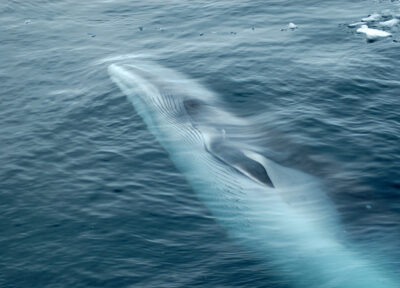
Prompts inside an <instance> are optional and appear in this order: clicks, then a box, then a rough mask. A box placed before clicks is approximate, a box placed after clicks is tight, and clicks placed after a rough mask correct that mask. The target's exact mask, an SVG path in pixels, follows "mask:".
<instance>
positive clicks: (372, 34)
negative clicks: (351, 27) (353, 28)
mask: <svg viewBox="0 0 400 288" xmlns="http://www.w3.org/2000/svg"><path fill="white" fill-rule="evenodd" d="M357 33H364V34H365V36H366V37H367V39H368V40H378V39H380V38H385V37H390V36H392V34H390V33H389V32H386V31H383V30H378V29H372V28H368V26H367V25H362V26H361V27H360V28H358V29H357Z"/></svg>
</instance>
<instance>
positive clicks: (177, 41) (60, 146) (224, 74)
mask: <svg viewBox="0 0 400 288" xmlns="http://www.w3.org/2000/svg"><path fill="white" fill-rule="evenodd" d="M321 2H323V3H321ZM399 9H400V4H399V2H398V1H351V3H350V2H349V1H298V2H297V3H295V2H294V1H235V2H234V3H233V2H232V1H218V2H216V1H191V2H185V1H163V2H161V1H146V2H144V1H141V2H139V1H126V0H124V1H123V0H117V1H99V0H96V1H90V3H82V2H81V1H59V2H58V3H54V2H52V1H39V0H37V1H5V2H4V3H2V4H1V5H0V13H1V18H0V24H1V27H2V28H1V30H0V42H1V50H0V51H1V52H0V53H1V54H0V55H1V56H2V61H1V63H0V80H1V81H0V83H1V84H0V85H1V92H2V93H1V95H0V97H1V98H0V143H1V145H0V149H1V151H0V164H1V167H2V168H1V169H0V197H1V198H0V199H1V201H0V219H1V221H0V255H1V259H2V261H1V262H0V265H1V266H0V271H1V273H0V286H1V287H193V286H194V287H279V288H282V287H288V286H289V284H288V283H287V282H286V280H285V277H282V274H284V273H283V272H282V271H279V270H276V269H274V268H273V267H270V265H268V263H264V262H262V261H260V260H259V258H258V257H257V255H254V254H253V253H252V252H251V251H248V250H247V249H246V248H244V247H241V246H240V245H239V244H238V243H236V242H235V241H234V240H232V239H231V238H230V237H228V234H227V231H226V230H225V229H224V228H223V227H221V226H220V225H219V224H217V222H216V219H215V217H214V216H213V215H212V214H211V213H210V211H209V210H208V209H207V208H206V207H205V206H204V204H203V203H202V202H201V201H200V200H199V199H198V198H197V196H196V194H195V193H194V191H193V189H192V187H191V186H190V185H189V184H188V183H187V181H186V179H185V177H184V175H182V174H181V173H180V172H179V171H178V170H177V169H176V168H175V166H174V164H173V163H172V161H171V160H170V159H169V155H168V153H167V152H166V151H165V150H164V149H163V148H162V147H161V145H160V144H159V143H158V141H157V140H156V139H155V138H154V136H153V135H152V134H151V133H150V132H149V131H148V129H147V127H146V125H145V124H144V122H143V120H142V119H141V118H140V117H139V115H138V114H137V113H136V111H135V110H134V108H133V107H132V105H131V104H130V103H129V102H128V100H127V99H126V96H125V95H124V94H123V93H122V92H121V91H120V90H119V89H118V87H117V86H116V85H115V84H114V83H112V81H111V80H110V79H109V76H108V73H107V67H108V65H109V64H111V63H113V62H124V63H129V62H131V61H132V59H131V58H130V57H131V56H132V55H145V56H146V57H147V58H151V59H152V60H153V61H154V62H157V63H159V64H160V65H163V66H166V67H169V68H170V69H173V70H176V71H179V72H181V73H183V74H185V75H188V77H191V78H193V79H196V81H198V82H200V83H201V84H202V85H203V86H205V87H206V88H207V89H209V90H211V91H214V92H215V93H216V94H217V95H218V96H219V98H220V99H221V102H222V103H225V107H224V109H226V110H227V111H229V112H232V113H234V114H235V115H237V116H238V117H241V118H243V119H247V120H249V121H250V122H251V123H253V125H252V126H251V127H248V128H247V129H248V130H247V131H246V133H244V135H246V137H245V138H246V139H245V140H243V141H245V142H246V143H247V144H248V145H253V146H257V147H259V149H263V150H264V152H265V154H267V155H269V156H271V157H272V158H273V159H274V160H275V161H276V162H278V163H280V164H282V165H285V166H288V167H292V168H295V169H297V170H300V171H303V172H306V173H308V174H310V175H313V176H315V177H317V178H318V179H320V180H321V181H322V182H323V183H324V184H325V190H326V193H327V195H328V196H329V198H330V199H331V200H332V202H333V203H334V206H335V207H336V209H337V210H338V212H339V215H340V220H341V222H342V227H343V230H344V231H343V232H344V233H345V234H346V235H347V236H346V237H347V238H348V239H350V240H351V241H352V242H353V243H357V245H360V247H367V248H368V250H367V251H368V253H367V254H368V255H366V257H369V256H370V257H372V258H373V257H374V256H375V255H379V259H380V262H381V264H382V266H383V267H385V268H386V269H387V270H388V271H391V273H393V274H399V272H398V271H400V252H399V251H400V249H399V248H400V241H398V239H399V237H400V224H399V223H400V182H399V179H400V169H399V168H400V167H399V163H400V145H399V143H400V141H399V140H400V112H399V111H400V98H399V94H400V93H399V92H400V79H399V75H400V56H399V55H400V54H399V49H400V46H399V45H400V44H399V42H396V41H398V39H400V33H399V31H398V30H399V28H398V27H393V28H391V29H390V28H385V29H386V30H387V31H390V32H391V33H392V34H393V37H391V38H386V39H382V40H380V41H377V42H373V43H369V42H367V41H366V40H365V38H364V36H363V35H360V34H357V33H356V31H355V29H354V28H349V27H347V25H348V24H349V23H354V22H357V21H360V19H361V18H363V17H367V16H368V15H369V14H372V13H374V12H377V13H380V14H383V15H392V14H393V15H397V14H398V13H399ZM396 13H397V14H396ZM387 17H391V16H387ZM289 22H293V23H295V24H296V25H297V26H298V28H297V29H295V30H290V29H286V28H287V25H288V24H289ZM371 25H372V26H373V27H375V26H376V27H378V24H377V23H372V24H371ZM369 254H371V255H369ZM293 272H294V271H293Z"/></svg>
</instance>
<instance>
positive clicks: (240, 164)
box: [108, 59, 400, 288]
mask: <svg viewBox="0 0 400 288" xmlns="http://www.w3.org/2000/svg"><path fill="white" fill-rule="evenodd" d="M108 72H109V75H110V77H111V79H112V80H113V81H114V82H115V83H116V84H117V85H118V86H119V87H120V89H121V90H122V91H123V92H124V93H125V94H126V95H127V97H128V99H129V100H130V101H131V102H132V104H133V106H134V107H135V110H136V111H137V113H138V114H139V115H140V116H141V117H142V118H143V120H144V121H145V123H146V124H147V127H148V129H149V130H150V131H151V132H152V133H153V134H154V136H155V137H156V138H157V139H158V141H159V142H160V143H161V144H162V146H163V147H164V148H165V149H166V150H167V151H168V152H169V155H170V157H171V160H172V161H173V162H174V164H175V165H176V167H177V168H178V169H179V170H180V171H181V172H182V174H183V175H185V177H186V179H187V180H188V182H189V183H190V185H191V186H192V187H193V189H194V191H195V192H196V193H197V195H198V197H199V199H200V200H201V201H202V202H204V204H205V205H206V206H207V208H208V209H209V210H210V211H211V212H212V214H213V215H214V216H215V219H216V220H217V221H218V222H219V223H220V224H221V225H222V226H223V227H224V228H225V229H226V231H227V232H228V234H229V235H230V236H231V237H232V239H234V240H235V241H237V242H238V243H239V244H241V245H243V247H246V248H247V249H248V250H249V251H252V252H254V254H255V255H256V256H257V257H259V258H260V259H262V260H263V261H266V262H268V264H269V265H272V266H273V267H276V269H277V271H278V272H277V274H279V275H280V276H281V277H282V279H284V280H285V281H287V284H289V285H290V286H291V287H296V288H320V287H324V288H333V287H335V288H398V287H400V283H399V282H398V281H396V280H395V279H393V278H392V275H389V273H388V272H387V271H385V270H384V269H383V267H381V265H379V261H378V260H379V259H376V261H371V260H370V259H367V257H365V255H363V254H364V253H363V252H361V251H353V250H352V249H351V248H349V245H347V243H346V241H345V240H344V239H343V238H342V237H341V236H340V233H339V231H340V230H342V229H341V228H340V225H339V221H338V217H337V213H336V210H335V209H334V207H333V205H332V204H331V202H330V201H329V199H328V197H327V196H326V195H325V194H324V193H323V191H322V189H321V183H320V182H319V181H318V180H317V179H316V178H315V177H313V176H311V175H308V174H306V173H303V172H301V171H298V170H295V169H292V168H288V167H284V166H282V165H279V164H278V163H275V162H274V161H271V160H270V159H268V158H266V157H264V156H263V155H261V154H260V153H259V152H257V150H256V149H251V148H249V147H245V146H244V145H241V143H240V141H239V142H238V141H235V140H233V139H234V138H235V137H232V136H231V134H232V133H235V132H234V131H236V130H235V129H237V127H243V126H245V125H248V124H249V123H247V122H246V121H245V120H244V119H240V118H238V117H236V116H234V115H232V114H231V113H229V112H227V111H226V110H225V109H222V108H220V107H221V106H220V103H219V101H218V97H217V96H216V95H215V94H214V93H213V92H211V91H210V90H208V89H206V88H205V87H203V86H202V85H200V84H199V83H198V82H196V81H194V80H192V79H189V78H188V77H185V76H184V75H182V74H180V73H178V72H176V71H173V70H171V69H167V68H165V67H161V66H159V65H156V64H154V63H150V62H143V61H141V60H139V59H135V61H134V64H130V63H122V64H112V65H110V66H109V68H108ZM367 252H368V251H367ZM365 254H366V252H365Z"/></svg>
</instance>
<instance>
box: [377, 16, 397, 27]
mask: <svg viewBox="0 0 400 288" xmlns="http://www.w3.org/2000/svg"><path fill="white" fill-rule="evenodd" d="M399 23H400V20H399V19H396V18H393V19H391V20H388V21H384V22H379V25H381V26H383V27H394V26H397V25H399Z"/></svg>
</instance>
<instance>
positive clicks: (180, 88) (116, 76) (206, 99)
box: [108, 62, 213, 124]
mask: <svg viewBox="0 0 400 288" xmlns="http://www.w3.org/2000/svg"><path fill="white" fill-rule="evenodd" d="M108 72H109V74H110V76H111V79H112V80H113V81H114V82H115V83H116V84H117V85H118V86H119V87H120V88H121V89H122V90H123V92H124V93H125V94H126V95H127V96H128V98H129V100H130V101H131V102H132V103H133V105H134V106H135V108H136V110H137V111H138V113H139V114H141V116H142V117H143V118H148V119H150V120H151V121H152V122H153V124H154V121H156V122H157V123H159V122H160V121H162V123H167V122H171V121H173V122H175V123H176V122H179V123H184V122H189V121H190V122H192V123H193V122H198V121H200V120H201V119H200V118H201V117H203V116H204V115H206V114H207V111H208V110H209V107H211V106H210V102H212V101H213V95H212V93H210V91H209V90H207V89H204V88H203V87H201V86H200V85H193V83H195V82H194V81H190V80H189V79H187V78H186V77H184V76H183V75H180V74H179V73H178V72H175V71H173V72H172V71H171V70H169V69H166V68H163V67H160V66H158V65H156V64H149V63H140V62H139V63H136V62H135V63H134V64H111V65H110V66H109V67H108ZM166 121H167V122H166Z"/></svg>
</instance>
